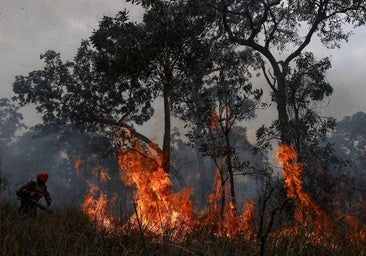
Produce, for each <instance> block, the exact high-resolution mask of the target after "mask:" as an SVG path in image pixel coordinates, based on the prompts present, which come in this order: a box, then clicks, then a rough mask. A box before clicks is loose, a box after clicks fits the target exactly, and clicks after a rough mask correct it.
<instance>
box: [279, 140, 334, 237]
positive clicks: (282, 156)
mask: <svg viewBox="0 0 366 256" xmlns="http://www.w3.org/2000/svg"><path fill="white" fill-rule="evenodd" d="M277 158H278V161H279V163H280V164H281V165H282V167H283V178H284V186H285V189H286V195H287V197H288V198H292V199H294V200H295V202H296V207H295V214H294V217H295V220H296V221H297V225H296V226H295V229H300V228H302V229H305V230H307V231H308V232H310V233H312V232H316V233H318V234H319V233H323V234H324V233H329V232H330V230H333V224H332V223H331V221H330V220H329V217H328V215H327V214H326V213H325V212H324V211H323V210H322V209H320V207H319V206H318V205H317V204H316V203H315V202H314V201H313V200H312V199H311V197H310V195H309V194H308V193H306V192H305V190H304V187H303V182H302V177H301V175H302V168H303V167H304V164H303V163H299V162H297V153H296V151H295V149H294V147H293V145H286V144H284V145H281V146H280V147H279V148H278V150H277Z"/></svg>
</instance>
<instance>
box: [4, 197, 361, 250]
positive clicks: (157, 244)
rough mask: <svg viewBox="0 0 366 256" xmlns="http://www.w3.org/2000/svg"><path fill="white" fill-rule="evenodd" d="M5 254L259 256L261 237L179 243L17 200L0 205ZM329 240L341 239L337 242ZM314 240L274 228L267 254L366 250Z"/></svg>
mask: <svg viewBox="0 0 366 256" xmlns="http://www.w3.org/2000/svg"><path fill="white" fill-rule="evenodd" d="M0 217H1V219H0V221H1V226H0V229H1V233H0V234H1V235H0V247H1V251H0V255H4V256H5V255H6V256H9V255H27V256H28V255H47V256H49V255H149V256H150V255H171V256H174V255H181V256H183V255H201V256H211V255H215V256H220V255H222V256H223V255H228V256H229V255H258V250H259V247H258V243H257V241H256V239H255V238H251V239H247V238H246V237H245V236H239V237H237V238H235V239H231V238H228V237H225V236H224V237H216V236H212V234H211V233H210V232H207V231H205V229H201V230H195V232H193V233H190V234H189V235H187V236H185V237H184V238H182V239H180V240H179V242H178V241H177V240H175V239H172V238H171V237H170V236H169V235H168V234H166V235H165V236H150V235H151V234H150V235H149V234H147V233H145V231H144V230H140V231H136V230H130V232H128V234H125V233H123V232H118V233H113V234H110V233H108V232H105V230H102V229H100V228H98V227H97V226H96V225H95V224H94V223H93V222H91V221H90V220H89V218H88V217H87V216H86V215H85V214H84V213H83V212H82V211H81V210H80V209H77V208H69V209H63V210H56V211H55V212H54V213H52V214H48V213H46V212H39V214H38V215H37V217H36V218H35V219H29V218H22V216H21V215H20V214H18V212H17V211H16V207H15V206H14V205H9V204H6V203H1V204H0ZM327 244H336V245H337V247H331V246H328V245H327ZM327 244H314V243H311V241H309V240H308V239H307V237H306V236H305V235H303V234H300V233H298V232H296V233H295V232H294V233H292V234H287V235H286V236H283V235H281V234H279V233H273V235H272V236H271V237H270V238H269V240H268V243H267V245H266V247H267V248H266V251H267V253H266V255H350V256H352V255H355V256H356V255H357V256H359V255H365V253H366V243H364V242H359V241H358V242H355V243H348V242H346V241H345V240H342V239H340V240H333V241H329V243H327Z"/></svg>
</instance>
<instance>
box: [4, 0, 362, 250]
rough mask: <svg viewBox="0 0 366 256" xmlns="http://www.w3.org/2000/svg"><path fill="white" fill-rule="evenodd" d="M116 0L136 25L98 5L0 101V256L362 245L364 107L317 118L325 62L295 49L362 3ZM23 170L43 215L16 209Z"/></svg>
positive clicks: (350, 22) (341, 25) (343, 29)
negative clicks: (136, 13)
mask: <svg viewBox="0 0 366 256" xmlns="http://www.w3.org/2000/svg"><path fill="white" fill-rule="evenodd" d="M130 2H132V3H134V4H136V5H139V6H140V7H141V6H142V7H143V8H144V10H145V14H144V17H143V20H142V21H140V22H136V21H134V20H133V19H131V17H129V15H128V12H127V11H120V12H118V13H117V14H116V15H115V17H104V18H103V19H102V20H101V21H100V23H99V26H98V28H96V29H95V30H94V31H93V33H92V35H91V36H90V37H89V38H87V39H85V40H83V41H82V42H81V44H80V47H79V49H78V51H77V54H76V55H75V58H74V60H72V61H64V60H63V59H62V57H61V54H60V53H56V52H55V51H53V50H48V51H46V52H45V53H44V54H41V56H40V58H41V59H42V60H43V61H44V67H43V68H42V69H40V70H35V71H31V72H30V73H29V74H28V75H26V76H16V77H15V81H14V83H13V91H14V93H15V96H14V97H13V99H5V98H2V99H0V142H1V144H0V171H1V172H0V192H1V197H2V200H1V203H0V218H1V220H0V221H1V222H0V233H1V236H0V245H1V248H2V250H1V252H0V253H1V255H315V254H318V255H364V254H365V253H366V229H365V225H366V217H365V216H366V190H365V187H366V177H365V175H364V169H365V164H366V152H365V146H366V145H365V141H366V137H365V136H366V132H365V127H366V114H365V113H363V112H358V113H355V114H354V115H352V116H349V117H344V118H343V119H342V120H336V119H335V118H333V117H324V116H323V115H322V113H321V109H320V108H319V107H318V106H319V105H321V104H323V103H324V102H325V101H327V100H329V98H330V97H331V96H332V93H333V87H332V85H331V84H329V82H328V80H327V79H326V72H327V71H328V70H329V69H330V68H331V59H330V58H327V57H326V58H317V56H315V55H314V54H313V53H311V52H307V51H306V50H307V47H308V46H309V45H310V44H311V42H312V39H313V38H315V37H318V38H320V41H321V42H322V43H323V44H324V47H330V48H334V47H340V46H341V44H342V42H343V41H347V39H348V37H349V36H350V35H351V33H352V29H356V28H357V27H359V26H364V23H365V19H366V18H365V17H366V3H365V2H364V1H361V0H352V1H345V0H343V1H336V0H321V1H292V0H291V1H280V0H263V1H215V0H204V1H203V0H202V1H196V0H184V1H181V0H179V1H163V0H159V1H149V0H146V1H145V0H141V1H133V0H132V1H130ZM350 26H353V27H352V29H351V30H347V29H349V28H350ZM29 105H31V106H34V107H35V108H36V110H37V111H38V113H39V114H40V116H41V118H42V121H41V123H39V124H38V125H36V126H34V127H26V126H25V125H24V124H23V123H22V118H23V117H22V114H20V108H22V107H27V106H29ZM263 112H272V113H273V112H274V113H275V115H274V116H275V117H274V118H273V119H274V121H273V122H272V123H270V124H267V125H264V124H262V121H261V113H263ZM156 117H159V118H160V117H161V120H162V121H161V122H160V123H159V124H158V125H157V126H158V127H154V126H153V125H151V123H154V119H155V118H156ZM253 123H255V124H256V126H257V129H256V133H255V138H253V137H254V136H250V134H249V128H248V126H249V124H253ZM251 129H252V128H251ZM156 137H161V138H162V139H161V142H159V141H155V140H156ZM39 170H47V171H48V173H49V174H50V179H49V182H48V184H47V185H48V188H49V192H50V193H51V195H52V197H53V202H55V203H54V205H52V208H53V210H54V211H53V213H50V214H49V213H47V212H42V211H41V210H39V211H40V212H39V214H38V215H37V216H36V217H35V218H29V217H27V216H23V215H22V214H20V213H19V212H17V206H18V204H17V202H16V201H15V199H16V197H15V190H16V189H17V188H19V186H21V185H22V184H23V183H25V182H26V181H28V179H31V178H34V175H35V173H36V172H37V171H39Z"/></svg>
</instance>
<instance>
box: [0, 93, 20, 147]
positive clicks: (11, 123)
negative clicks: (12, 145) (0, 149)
mask: <svg viewBox="0 0 366 256" xmlns="http://www.w3.org/2000/svg"><path fill="white" fill-rule="evenodd" d="M18 110H19V107H18V106H16V105H15V104H13V103H12V102H11V101H10V99H7V98H0V141H1V143H2V145H6V144H8V143H9V142H10V141H11V139H13V138H14V136H15V133H16V132H17V131H19V129H22V128H26V126H25V125H24V124H23V123H21V120H22V119H23V115H22V114H21V113H19V112H18Z"/></svg>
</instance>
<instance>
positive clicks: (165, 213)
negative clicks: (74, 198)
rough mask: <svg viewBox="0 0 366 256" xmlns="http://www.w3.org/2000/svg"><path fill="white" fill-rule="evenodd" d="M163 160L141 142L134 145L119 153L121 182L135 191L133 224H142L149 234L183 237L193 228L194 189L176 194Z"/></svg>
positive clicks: (187, 189)
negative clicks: (178, 235)
mask: <svg viewBox="0 0 366 256" xmlns="http://www.w3.org/2000/svg"><path fill="white" fill-rule="evenodd" d="M163 157H164V156H163V155H162V154H158V153H156V152H155V151H152V150H151V149H150V148H149V147H144V146H142V145H141V144H140V143H134V145H133V148H132V149H124V148H122V149H120V150H119V152H118V162H119V166H120V169H121V171H122V173H121V179H122V180H123V181H124V182H125V184H126V185H128V186H133V187H134V189H135V192H134V198H133V200H134V203H135V211H136V212H135V215H134V216H133V217H131V219H130V222H131V223H132V224H135V225H136V224H138V223H140V225H141V226H142V227H143V228H144V229H145V230H146V231H149V232H152V233H155V234H163V233H165V232H168V231H169V232H172V233H176V234H178V232H179V233H180V235H182V234H183V233H185V232H187V231H188V230H189V229H190V226H191V225H192V219H193V210H192V202H191V200H190V195H191V192H192V190H191V189H190V188H186V189H183V190H182V191H180V192H178V193H174V192H173V191H172V184H171V181H170V177H169V174H168V173H166V172H165V171H164V170H163V167H162V163H163ZM174 231H176V232H174Z"/></svg>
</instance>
